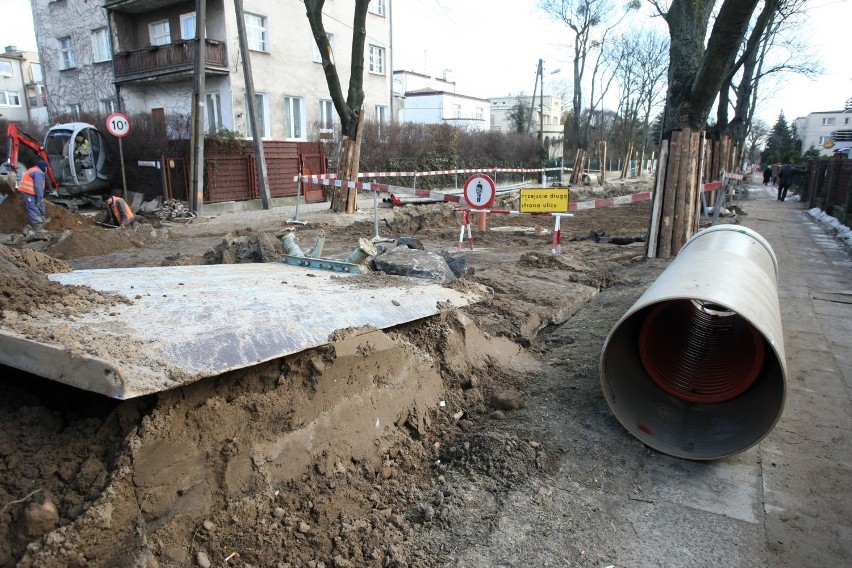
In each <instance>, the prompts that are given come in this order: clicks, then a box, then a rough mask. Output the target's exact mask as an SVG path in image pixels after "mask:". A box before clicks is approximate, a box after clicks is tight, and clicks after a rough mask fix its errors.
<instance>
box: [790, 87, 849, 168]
mask: <svg viewBox="0 0 852 568" xmlns="http://www.w3.org/2000/svg"><path fill="white" fill-rule="evenodd" d="M793 124H794V125H795V126H796V133H797V134H798V136H799V140H801V141H802V151H807V150H808V149H810V148H816V149H818V150H819V151H820V154H821V155H823V156H831V155H833V154H834V153H835V152H838V151H843V150H846V151H848V150H849V148H852V98H851V99H847V101H846V105H845V108H844V109H843V110H833V111H824V112H812V113H810V114H809V115H807V116H802V117H799V118H797V119H796V120H794V121H793Z"/></svg>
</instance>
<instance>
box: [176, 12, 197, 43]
mask: <svg viewBox="0 0 852 568" xmlns="http://www.w3.org/2000/svg"><path fill="white" fill-rule="evenodd" d="M195 27H196V24H195V12H190V13H189V14H181V15H180V39H195Z"/></svg>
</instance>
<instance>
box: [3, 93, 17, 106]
mask: <svg viewBox="0 0 852 568" xmlns="http://www.w3.org/2000/svg"><path fill="white" fill-rule="evenodd" d="M0 106H14V107H19V106H21V95H20V93H18V91H0Z"/></svg>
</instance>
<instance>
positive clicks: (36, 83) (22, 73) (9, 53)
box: [0, 45, 47, 159]
mask: <svg viewBox="0 0 852 568" xmlns="http://www.w3.org/2000/svg"><path fill="white" fill-rule="evenodd" d="M46 105H47V99H46V97H45V93H44V80H43V79H42V72H41V64H40V63H39V60H38V53H33V52H31V51H20V50H18V49H17V48H16V47H15V46H14V45H7V46H6V48H5V49H4V51H3V52H0V117H2V118H4V119H6V120H8V121H10V122H26V121H32V122H42V123H46V122H47V106H46ZM4 159H5V158H4Z"/></svg>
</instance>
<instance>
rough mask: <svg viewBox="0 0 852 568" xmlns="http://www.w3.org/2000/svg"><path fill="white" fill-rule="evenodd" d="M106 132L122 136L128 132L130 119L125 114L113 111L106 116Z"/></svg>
mask: <svg viewBox="0 0 852 568" xmlns="http://www.w3.org/2000/svg"><path fill="white" fill-rule="evenodd" d="M106 128H107V132H109V133H110V134H112V135H113V136H115V137H117V138H124V137H125V136H127V135H128V134H130V119H129V118H128V117H127V115H124V114H121V113H120V112H114V113H112V114H111V115H109V116H108V117H107V120H106Z"/></svg>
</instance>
